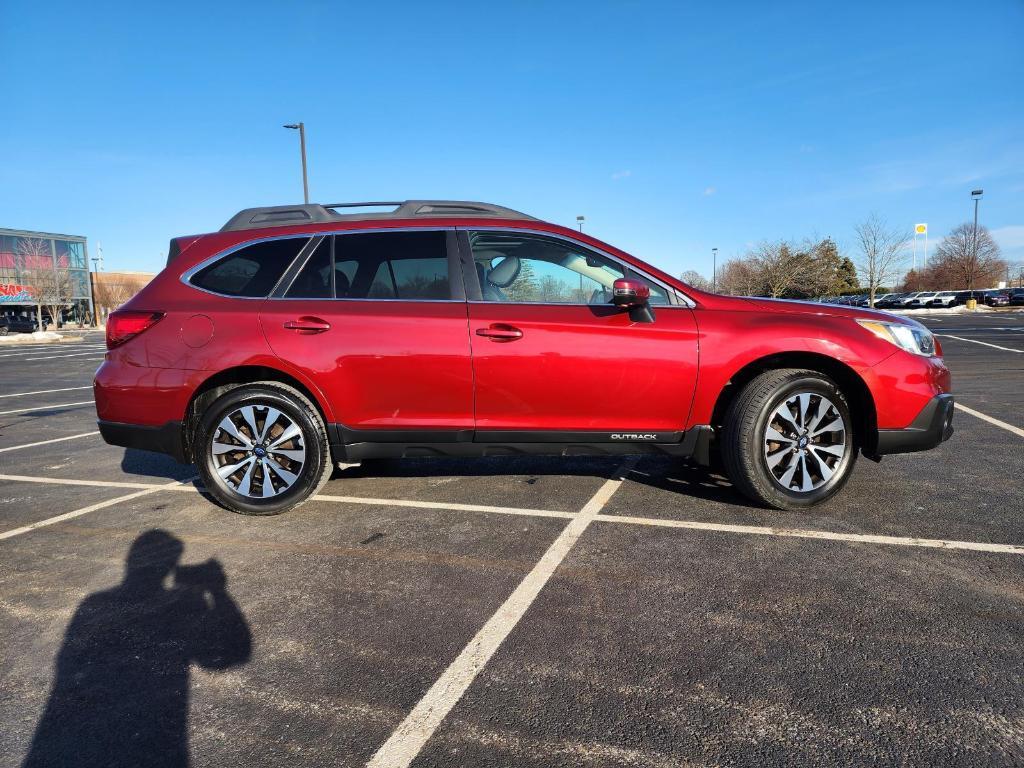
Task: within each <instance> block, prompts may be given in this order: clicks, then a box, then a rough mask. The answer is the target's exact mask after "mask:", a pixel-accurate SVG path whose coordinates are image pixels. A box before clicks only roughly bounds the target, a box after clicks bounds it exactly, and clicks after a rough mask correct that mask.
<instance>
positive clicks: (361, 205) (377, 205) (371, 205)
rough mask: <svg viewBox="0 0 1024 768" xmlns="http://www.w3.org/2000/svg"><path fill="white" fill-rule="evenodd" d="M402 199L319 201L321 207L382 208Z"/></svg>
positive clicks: (398, 203)
mask: <svg viewBox="0 0 1024 768" xmlns="http://www.w3.org/2000/svg"><path fill="white" fill-rule="evenodd" d="M404 203H405V201H404V200H389V201H387V202H383V203H380V202H374V203H321V204H320V207H321V208H382V207H384V206H385V205H402V204H404Z"/></svg>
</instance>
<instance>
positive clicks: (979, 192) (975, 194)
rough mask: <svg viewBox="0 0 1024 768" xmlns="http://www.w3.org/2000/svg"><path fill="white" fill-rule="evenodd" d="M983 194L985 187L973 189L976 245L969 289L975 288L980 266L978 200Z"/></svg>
mask: <svg viewBox="0 0 1024 768" xmlns="http://www.w3.org/2000/svg"><path fill="white" fill-rule="evenodd" d="M983 194H985V190H983V189H973V190H971V199H972V200H974V246H973V248H972V250H973V251H974V253H973V254H972V256H973V261H974V268H973V269H971V284H970V285H969V286H967V288H968V290H971V291H973V290H974V271H975V269H977V268H978V201H979V200H981V196H982V195H983Z"/></svg>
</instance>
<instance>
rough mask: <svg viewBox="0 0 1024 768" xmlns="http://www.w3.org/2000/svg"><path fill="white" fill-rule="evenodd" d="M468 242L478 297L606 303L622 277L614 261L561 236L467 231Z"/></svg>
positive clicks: (496, 299) (505, 300)
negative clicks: (613, 284)
mask: <svg viewBox="0 0 1024 768" xmlns="http://www.w3.org/2000/svg"><path fill="white" fill-rule="evenodd" d="M470 243H471V245H472V248H473V261H474V263H475V265H476V271H477V276H478V277H479V279H480V290H481V292H482V294H483V299H484V301H501V302H515V303H543V304H608V303H610V302H611V299H612V293H611V291H612V283H614V282H615V281H616V280H617V279H619V278H620V277H624V276H625V275H624V273H623V269H622V267H620V266H619V264H618V263H616V262H614V261H612V260H610V259H607V258H605V257H603V256H600V255H598V254H596V253H593V252H592V251H588V250H586V249H584V248H580V247H578V246H576V245H574V244H573V243H569V242H566V241H562V240H554V239H550V238H546V237H538V236H534V235H520V234H515V233H498V232H473V233H471V234H470ZM652 296H653V295H652Z"/></svg>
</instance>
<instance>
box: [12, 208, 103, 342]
mask: <svg viewBox="0 0 1024 768" xmlns="http://www.w3.org/2000/svg"><path fill="white" fill-rule="evenodd" d="M38 269H53V270H67V272H68V277H69V278H70V280H69V282H70V295H69V296H68V297H67V299H68V300H67V303H66V305H65V309H64V317H63V318H61V319H62V320H65V321H67V322H78V321H82V322H85V323H89V322H91V318H92V316H93V312H92V293H91V285H90V282H89V252H88V250H87V247H86V240H85V238H84V237H79V236H77V235H55V234H51V233H49V232H27V231H24V230H19V229H2V228H0V314H4V315H33V314H34V313H35V304H34V303H33V301H32V297H31V295H30V294H29V288H28V285H27V275H28V274H30V273H31V272H32V271H33V270H38Z"/></svg>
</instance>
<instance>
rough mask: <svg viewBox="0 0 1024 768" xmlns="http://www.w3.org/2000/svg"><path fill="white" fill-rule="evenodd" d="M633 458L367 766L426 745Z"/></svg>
mask: <svg viewBox="0 0 1024 768" xmlns="http://www.w3.org/2000/svg"><path fill="white" fill-rule="evenodd" d="M633 463H635V460H630V461H627V462H626V464H624V465H623V466H622V467H621V468H620V469H619V471H618V472H617V473H616V475H615V477H614V478H613V479H611V480H607V481H605V483H604V485H602V486H601V488H600V489H599V490H598V491H597V493H595V494H594V496H593V498H591V499H590V501H588V502H587V505H586V506H585V507H583V509H582V510H581V511H580V513H579V514H578V515H576V516H575V517H574V518H573V519H572V520H571V521H570V522H569V524H568V525H566V526H565V528H564V529H562V532H561V533H560V534H559V535H558V538H557V539H555V541H554V543H552V544H551V546H550V547H548V550H547V552H545V553H544V555H543V556H542V557H541V559H540V561H539V562H538V563H537V564H536V565H535V566H534V567H533V570H531V571H530V572H529V573H528V574H527V575H526V577H525V578H524V579H523V580H522V581H521V582H520V583H519V586H518V587H516V588H515V591H513V592H512V594H511V595H509V597H508V599H507V600H506V601H505V602H504V603H503V604H502V605H501V607H500V608H499V609H498V611H497V612H496V613H495V614H494V615H493V616H492V617H491V618H490V619H488V621H487V623H486V624H484V626H483V628H482V629H481V630H480V631H479V632H477V633H476V636H475V637H474V638H473V639H472V640H470V641H469V645H467V646H466V647H465V648H464V649H463V650H462V652H461V653H460V654H459V655H458V656H457V657H456V659H455V661H453V662H452V663H451V665H450V666H449V667H448V669H446V670H445V671H444V673H443V674H442V675H441V677H439V678H438V679H437V681H436V682H435V683H434V684H433V685H432V686H431V687H430V690H428V691H427V692H426V694H425V695H424V696H423V698H422V699H420V700H419V702H418V703H417V704H416V706H415V707H413V709H412V711H411V712H410V713H409V714H408V716H406V718H405V720H403V721H402V722H401V724H400V725H399V726H398V728H396V729H395V731H394V733H392V734H391V737H390V738H389V739H388V740H387V741H385V742H384V744H383V745H382V746H381V748H380V749H378V750H377V752H376V754H374V756H373V757H372V758H371V759H370V761H369V762H368V763H367V764H366V765H367V768H404V767H405V766H408V765H409V764H410V763H412V761H413V760H414V759H416V756H417V755H418V754H419V753H420V750H422V749H423V745H424V744H426V743H427V740H428V739H429V738H430V737H431V735H432V734H433V733H434V731H435V730H437V727H438V726H439V725H440V724H441V722H442V721H443V720H444V718H445V717H446V716H447V715H448V713H449V712H450V711H451V709H452V707H454V706H455V704H456V702H458V700H459V699H460V698H462V695H463V694H464V693H465V692H466V689H468V688H469V686H470V684H471V683H472V682H473V680H474V679H475V678H476V676H477V675H478V674H479V673H480V670H482V669H483V668H484V665H486V664H487V662H488V661H489V660H490V658H491V657H492V656H493V655H494V653H495V651H497V650H498V647H499V646H500V645H501V644H502V642H504V640H505V638H506V637H508V635H509V633H510V632H511V631H512V630H513V628H515V626H516V624H518V623H519V620H520V619H521V618H522V617H523V615H524V614H525V613H526V611H527V609H528V608H529V607H530V605H531V604H532V603H533V601H534V600H535V599H536V597H537V595H538V594H539V593H540V591H541V589H543V588H544V585H545V584H547V583H548V580H549V579H550V578H551V576H552V574H554V572H555V570H556V569H557V568H558V566H559V565H560V564H561V562H562V561H563V560H564V559H565V557H566V555H568V554H569V552H570V551H571V550H572V548H573V546H575V544H576V542H577V541H579V538H580V536H582V535H583V532H584V531H585V530H586V529H587V526H589V525H590V523H591V522H593V521H594V519H595V518H596V517H597V514H598V512H600V511H601V509H602V507H604V505H605V504H607V503H608V500H609V499H610V498H611V497H612V494H613V493H615V491H616V490H617V489H618V487H619V486H620V485H622V477H623V474H624V473H625V472H627V471H628V470H629V467H630V465H631V464H633Z"/></svg>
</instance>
